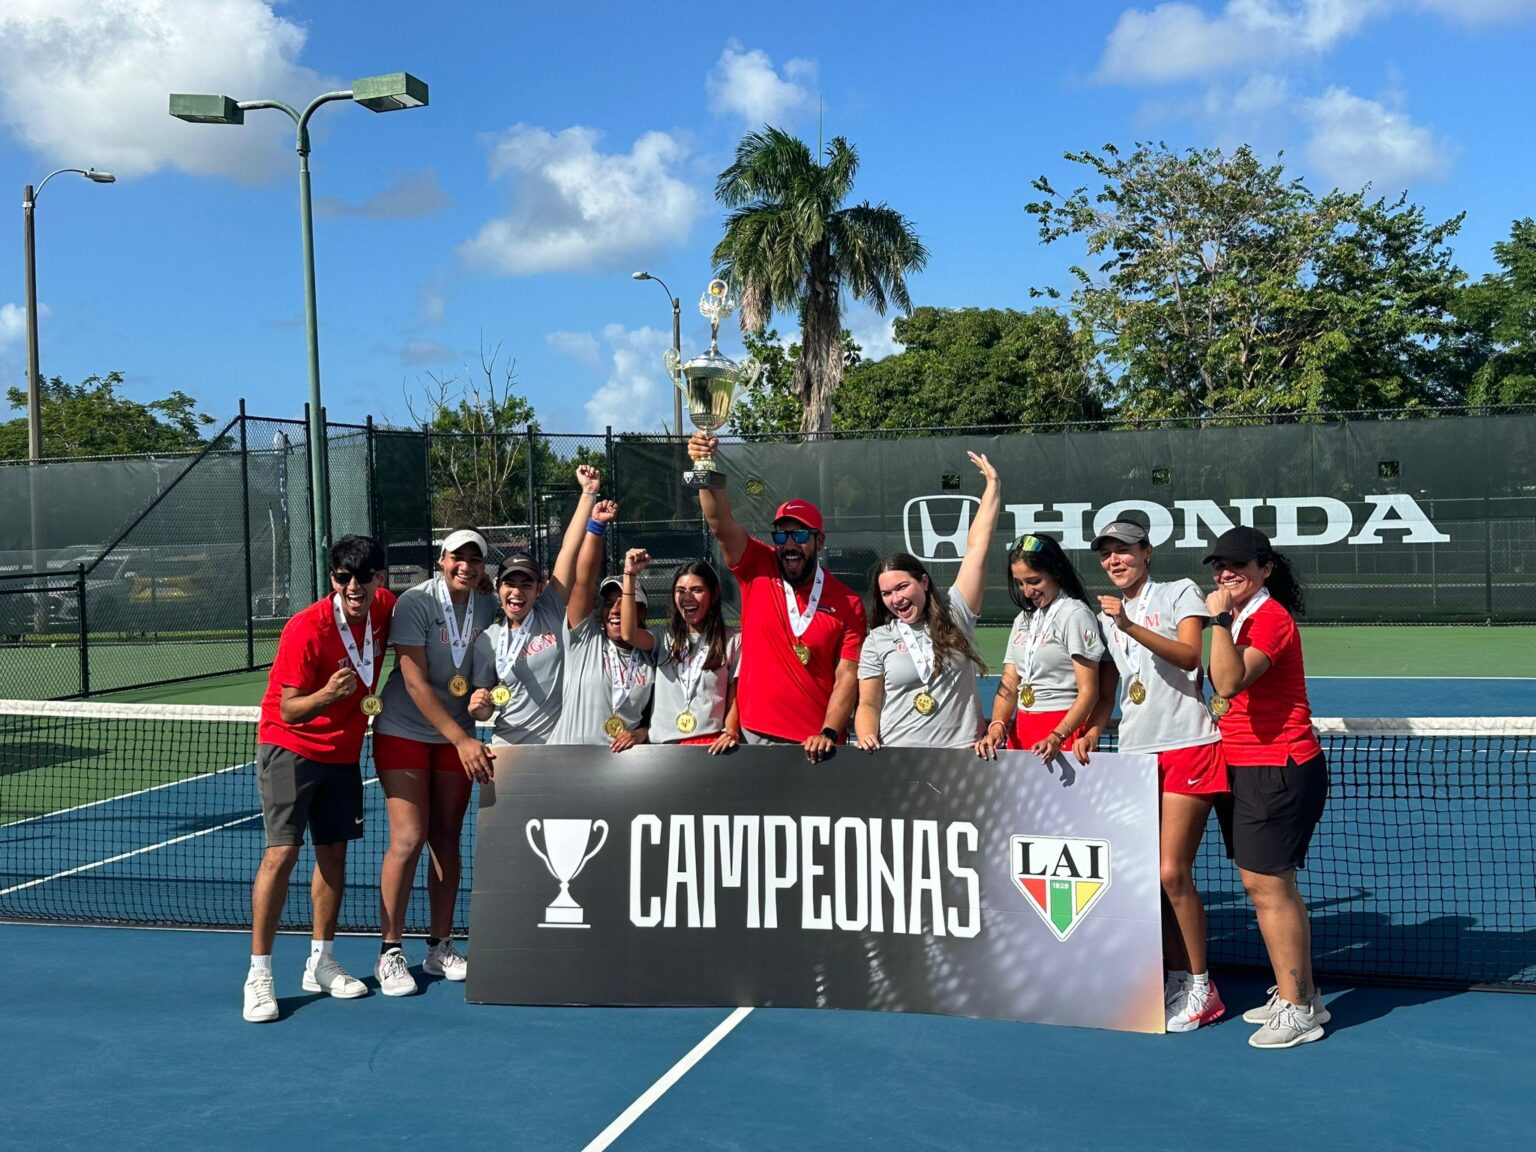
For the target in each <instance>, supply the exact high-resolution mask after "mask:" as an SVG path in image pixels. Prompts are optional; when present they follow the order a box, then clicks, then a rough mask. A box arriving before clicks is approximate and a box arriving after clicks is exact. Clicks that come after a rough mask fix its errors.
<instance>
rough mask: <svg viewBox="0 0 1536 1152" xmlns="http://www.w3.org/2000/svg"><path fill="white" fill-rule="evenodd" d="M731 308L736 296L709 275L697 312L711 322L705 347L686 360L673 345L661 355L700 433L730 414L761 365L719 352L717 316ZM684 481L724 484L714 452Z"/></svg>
mask: <svg viewBox="0 0 1536 1152" xmlns="http://www.w3.org/2000/svg"><path fill="white" fill-rule="evenodd" d="M734 311H736V300H735V298H734V297H733V296H732V295H731V286H730V285H729V284H727V283H726V282H725V281H724V280H711V281H710V282H709V287H708V288H707V289H705V291H704V295H703V296H701V297H699V314H700V315H701V316H703V317H704V318H705V319H706V320H708V321H709V351H708V352H705V353H703V354H702V355H699V356H695V357H694V358H693V359H692V360H690V361H688V363H686V364H684V363H682V357H681V356H679V355H678V354H677V350H676V349H675V348H668V349H667V351H666V353H665V355H664V356H663V357H662V359H663V360H665V361H666V365H667V374H668V375H670V376H671V377H672V382H673V383H674V384H676V385H677V387H678V388H679V389H681V391H682V393H683V399H684V401H685V402H686V403H687V405H688V418H689V419H690V420H692V421H693V426H694V427H695V428H697V429H698V430H699V431H700V432H707V433H709V434H710V435H711V436H713V435H714V434H715V433H716V432H718V431H719V430H720V428H721V427H722V426H724V424H725V422H726V419H727V418H728V417H729V416H730V412H731V403H732V402H733V401H734V400H735V399H736V394H737V393H738V392H739V391H741V389H743V388H750V387H751V386H752V385H753V383H754V382H756V380H757V378H758V376H759V375H760V374H761V373H762V370H763V366H762V365H761V364H759V363H758V362H757V361H756V360H754V359H753V358H752V357H750V356H749V357H747V358H746V359H745V360H743V361H741V362H740V363H739V364H738V363H737V362H736V361H735V360H732V359H730V357H728V356H722V355H721V354H720V321H721V320H723V319H725V318H726V317H727V316H729V315H730V314H731V313H732V312H734ZM683 484H684V485H685V486H687V487H689V488H724V487H725V474H724V473H722V472H719V471H717V470H716V468H715V460H714V457H712V456H706V457H704V458H702V459H699V460H695V461H694V462H693V470H692V471H691V472H684V473H683Z"/></svg>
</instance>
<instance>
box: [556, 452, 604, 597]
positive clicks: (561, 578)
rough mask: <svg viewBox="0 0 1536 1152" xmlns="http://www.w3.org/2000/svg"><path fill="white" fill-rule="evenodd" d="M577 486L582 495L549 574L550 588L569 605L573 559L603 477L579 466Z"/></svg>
mask: <svg viewBox="0 0 1536 1152" xmlns="http://www.w3.org/2000/svg"><path fill="white" fill-rule="evenodd" d="M576 483H577V484H579V485H581V495H579V496H578V497H577V498H576V507H575V509H574V510H572V512H571V522H570V523H569V524H567V525H566V526H565V535H564V536H563V537H562V538H561V540H560V554H559V555H558V556H556V557H555V566H554V568H553V570H551V572H550V574H549V586H550V587H551V588H553V589H554V590H555V595H556V596H558V597H560V603H562V604H569V603H570V602H571V580H572V579H573V578H574V576H575V572H576V557H577V554H578V553H580V551H581V542H582V540H583V539H584V537H585V535H586V531H587V521H588V520H590V519H591V518H592V505H593V504H595V503H596V502H597V493H598V489H599V488H600V487H601V486H602V483H603V474H602V473H601V472H599V471H598V470H597V469H596V468H593V467H592V466H591V465H590V464H578V465H577V466H576Z"/></svg>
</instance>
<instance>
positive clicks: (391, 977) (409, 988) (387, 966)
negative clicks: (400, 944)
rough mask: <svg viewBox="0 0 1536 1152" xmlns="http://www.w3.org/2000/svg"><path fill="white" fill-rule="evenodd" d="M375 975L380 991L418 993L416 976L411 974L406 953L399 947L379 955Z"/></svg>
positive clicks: (404, 994) (408, 994) (394, 994)
mask: <svg viewBox="0 0 1536 1152" xmlns="http://www.w3.org/2000/svg"><path fill="white" fill-rule="evenodd" d="M373 975H374V978H375V979H376V980H378V982H379V991H380V992H382V993H384V995H386V996H414V995H416V978H415V977H414V976H412V975H411V966H410V965H409V964H407V963H406V961H405V953H404V952H402V951H400V949H398V948H391V949H390V950H389V951H388V952H385V953H383V954H382V955H381V956H380V957H379V960H378V963H376V964H375V965H374V966H373Z"/></svg>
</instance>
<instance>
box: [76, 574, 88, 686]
mask: <svg viewBox="0 0 1536 1152" xmlns="http://www.w3.org/2000/svg"><path fill="white" fill-rule="evenodd" d="M75 600H76V602H77V604H78V607H79V610H78V611H77V612H76V616H77V618H78V619H79V621H80V695H82V696H89V695H90V694H91V641H90V635H91V629H90V624H89V622H88V621H87V620H86V618H85V564H84V562H81V563H79V564H76V565H75Z"/></svg>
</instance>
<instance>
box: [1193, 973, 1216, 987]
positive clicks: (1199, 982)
mask: <svg viewBox="0 0 1536 1152" xmlns="http://www.w3.org/2000/svg"><path fill="white" fill-rule="evenodd" d="M1190 979H1191V980H1192V981H1194V984H1195V987H1196V988H1206V987H1209V986H1210V983H1211V974H1210V973H1209V972H1196V973H1194V974H1193V975H1191V976H1190Z"/></svg>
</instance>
